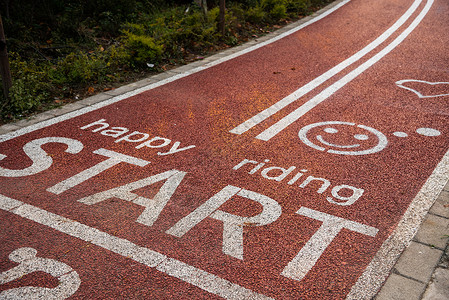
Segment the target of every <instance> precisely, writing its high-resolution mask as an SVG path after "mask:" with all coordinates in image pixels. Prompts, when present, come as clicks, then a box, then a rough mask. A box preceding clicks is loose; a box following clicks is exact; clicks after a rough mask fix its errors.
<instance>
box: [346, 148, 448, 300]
mask: <svg viewBox="0 0 449 300" xmlns="http://www.w3.org/2000/svg"><path fill="white" fill-rule="evenodd" d="M448 180H449V151H448V152H446V154H445V155H444V157H443V159H442V160H441V161H440V163H439V164H438V165H437V167H436V168H435V170H434V171H433V173H432V175H430V177H429V178H428V179H427V181H426V183H425V184H424V185H423V187H422V188H421V190H420V191H419V192H418V194H417V195H416V197H415V198H414V199H413V201H412V203H411V204H410V206H409V207H408V209H407V211H406V212H405V214H404V216H403V217H402V219H401V220H400V221H399V223H398V226H397V227H396V229H395V230H394V231H393V233H392V234H391V235H390V236H389V237H388V238H387V239H386V240H385V242H384V243H383V244H382V246H381V247H380V249H379V251H378V252H377V253H376V255H375V256H374V258H373V259H372V260H371V262H370V264H369V265H368V267H367V268H366V270H365V272H364V273H363V274H362V275H361V276H360V277H359V279H358V280H357V282H356V283H355V284H354V285H353V286H352V289H351V291H350V292H349V294H348V296H347V297H346V299H351V300H352V299H354V300H358V299H371V298H372V297H374V295H375V294H376V293H377V292H378V291H379V288H380V287H381V286H382V284H383V283H384V282H385V280H386V279H387V277H388V274H389V272H390V270H391V268H393V266H394V264H395V263H396V261H397V260H398V257H399V255H400V254H401V253H402V251H404V249H405V248H406V247H408V246H409V245H410V243H411V241H412V239H413V237H414V236H415V234H416V232H417V231H418V228H419V225H420V224H421V222H422V221H423V219H424V217H425V216H426V214H427V212H428V211H429V209H430V208H431V207H432V205H433V203H434V202H435V200H436V199H437V197H438V195H439V194H440V193H441V191H442V190H443V188H444V186H445V185H446V183H447V182H448Z"/></svg>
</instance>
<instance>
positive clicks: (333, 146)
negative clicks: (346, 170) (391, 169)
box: [298, 121, 388, 155]
mask: <svg viewBox="0 0 449 300" xmlns="http://www.w3.org/2000/svg"><path fill="white" fill-rule="evenodd" d="M320 127H325V128H324V129H323V130H322V132H324V133H325V134H326V135H325V136H324V134H318V133H319V132H317V131H319V130H320ZM337 128H339V129H340V130H339V129H337ZM354 130H356V131H357V133H356V134H353V135H352V136H351V140H356V141H357V142H356V143H347V142H346V143H344V142H338V140H339V138H338V137H341V136H343V135H344V132H345V131H354ZM359 132H363V133H359ZM298 136H299V138H300V139H301V141H302V142H303V143H304V144H306V145H307V146H310V147H312V148H314V149H316V150H319V151H326V152H328V153H333V154H342V155H365V154H372V153H376V152H379V151H382V150H383V149H384V148H385V147H386V146H387V144H388V140H387V137H386V136H385V135H384V134H383V133H381V132H380V131H378V130H376V129H374V128H371V127H368V126H365V125H356V124H355V123H350V122H341V121H328V122H320V123H314V124H310V125H307V126H305V127H303V128H302V129H301V130H300V131H299V133H298ZM309 136H310V138H309ZM330 138H332V140H336V141H337V142H333V141H329V139H330ZM344 140H345V141H347V140H348V138H346V139H344Z"/></svg>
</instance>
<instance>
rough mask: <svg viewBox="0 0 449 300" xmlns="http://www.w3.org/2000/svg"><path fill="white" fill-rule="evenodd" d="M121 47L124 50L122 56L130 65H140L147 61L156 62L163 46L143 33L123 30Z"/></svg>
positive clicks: (159, 57)
mask: <svg viewBox="0 0 449 300" xmlns="http://www.w3.org/2000/svg"><path fill="white" fill-rule="evenodd" d="M123 34H124V35H123V36H122V47H123V49H125V50H126V52H125V53H127V54H124V58H126V59H127V60H128V63H129V65H130V66H132V67H141V66H144V65H146V64H147V63H154V62H158V61H160V59H161V55H162V51H163V47H162V46H161V45H158V44H157V43H156V42H155V41H154V38H152V37H150V36H148V35H145V34H134V33H132V32H130V31H126V30H125V31H123Z"/></svg>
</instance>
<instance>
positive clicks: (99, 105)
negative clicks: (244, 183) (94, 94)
mask: <svg viewBox="0 0 449 300" xmlns="http://www.w3.org/2000/svg"><path fill="white" fill-rule="evenodd" d="M350 1H351V0H343V1H342V2H340V3H338V4H337V5H335V6H334V7H332V8H331V9H329V10H327V11H325V12H323V13H322V14H320V15H319V16H317V17H315V18H313V19H311V20H309V21H307V22H305V23H303V24H301V25H299V26H297V27H295V28H293V29H291V30H288V31H287V32H284V33H283V34H280V35H278V36H276V37H274V38H271V39H269V40H267V41H265V42H262V43H259V44H257V45H254V46H252V47H249V48H246V49H244V50H242V51H239V52H236V53H234V54H231V55H228V56H226V57H223V58H220V59H217V60H215V61H212V62H210V63H207V64H206V65H204V66H200V67H197V68H195V69H193V70H190V71H187V72H184V73H182V74H178V75H175V76H172V77H170V78H167V79H164V80H161V81H159V82H156V83H153V84H149V85H147V86H144V87H142V88H139V89H136V90H134V91H131V92H127V93H125V94H122V95H119V96H116V97H113V98H111V99H109V100H105V101H103V102H100V103H97V104H95V105H92V106H90V107H86V108H82V109H80V110H77V111H74V112H71V113H68V114H65V115H62V116H59V117H55V118H53V119H50V120H46V121H43V122H40V123H38V124H34V125H31V126H28V127H25V128H21V129H18V130H16V131H14V132H9V133H6V134H3V135H0V143H1V142H5V141H8V140H10V139H13V138H15V137H18V136H21V135H24V134H27V133H30V132H32V131H35V130H38V129H42V128H45V127H48V126H51V125H54V124H56V123H59V122H62V121H66V120H69V119H71V118H74V117H77V116H80V115H83V114H86V113H88V112H91V111H94V110H97V109H99V108H102V107H105V106H108V105H111V104H114V103H116V102H119V101H121V100H124V99H126V98H129V97H132V96H135V95H138V94H140V93H143V92H146V91H149V90H151V89H154V88H157V87H159V86H162V85H164V84H167V83H170V82H173V81H176V80H178V79H181V78H184V77H187V76H189V75H192V74H195V73H198V72H200V71H203V70H206V69H208V68H211V67H213V66H216V65H219V64H221V63H223V62H226V61H229V60H231V59H234V58H236V57H238V56H241V55H244V54H246V53H249V52H252V51H254V50H256V49H259V48H261V47H263V46H266V45H268V44H271V43H274V42H276V41H278V40H280V39H282V38H284V37H286V36H288V35H291V34H293V33H295V32H297V31H299V30H301V29H303V28H304V27H307V26H309V25H311V24H313V23H315V22H317V21H319V20H321V19H323V18H324V17H326V16H328V15H330V14H331V13H333V12H334V11H336V10H337V9H339V8H340V7H342V6H343V5H345V4H346V3H348V2H350Z"/></svg>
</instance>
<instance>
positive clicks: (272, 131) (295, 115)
mask: <svg viewBox="0 0 449 300" xmlns="http://www.w3.org/2000/svg"><path fill="white" fill-rule="evenodd" d="M420 2H421V1H420ZM432 4H433V0H428V1H427V4H426V6H425V7H424V8H423V10H422V11H421V13H420V14H419V15H418V16H417V17H416V18H415V20H413V22H412V23H411V24H410V25H409V26H408V27H407V28H406V29H405V30H404V31H403V32H402V33H401V34H400V35H399V36H398V37H397V38H396V39H394V40H393V41H392V42H391V43H390V44H388V46H386V47H385V48H383V49H382V50H381V51H379V53H377V54H376V55H374V56H373V57H371V58H370V59H368V60H367V61H366V62H364V63H363V64H361V65H360V66H358V67H357V68H356V69H354V70H353V71H351V72H349V73H348V74H346V75H345V76H344V77H343V78H341V79H340V80H338V81H336V82H335V83H333V84H332V85H331V86H329V87H327V88H326V89H324V90H323V91H322V92H321V93H319V94H318V95H316V96H315V97H313V98H312V99H310V100H309V101H307V102H306V103H304V104H303V105H301V106H300V107H298V108H297V109H296V110H294V111H293V112H291V113H290V114H288V115H287V116H285V117H284V118H282V119H281V120H279V121H278V122H277V123H275V124H273V125H272V126H270V127H269V128H267V129H266V130H264V131H263V132H262V133H260V134H259V135H258V136H256V138H257V139H260V140H263V141H268V140H270V139H271V138H272V137H274V136H275V135H277V134H278V133H279V132H281V131H282V130H284V129H285V128H287V127H288V126H289V125H291V124H293V123H294V122H296V121H297V120H299V119H300V118H301V117H302V116H303V115H304V114H306V113H307V112H309V111H310V110H312V109H313V108H315V107H316V106H317V105H318V104H320V103H322V102H323V101H324V100H326V99H327V98H329V97H330V96H332V95H333V94H334V93H336V92H337V91H338V90H340V89H341V88H342V87H344V86H345V85H346V84H348V83H349V82H351V81H352V80H353V79H355V78H357V76H359V75H360V74H362V73H363V72H364V71H366V70H367V69H368V68H370V67H371V66H373V65H374V64H375V63H377V62H378V61H379V60H381V59H382V58H383V57H384V56H385V55H387V54H388V53H390V52H391V51H392V50H393V49H395V48H396V47H397V46H399V45H400V44H401V43H402V42H403V41H404V40H405V39H406V38H407V37H408V36H409V34H410V33H411V32H412V31H413V30H415V28H416V27H417V26H418V25H419V23H421V21H422V19H423V18H424V17H425V16H426V15H427V13H428V12H429V10H430V7H431V6H432ZM404 22H405V21H404Z"/></svg>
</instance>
